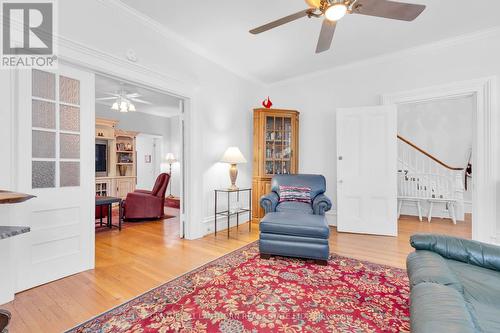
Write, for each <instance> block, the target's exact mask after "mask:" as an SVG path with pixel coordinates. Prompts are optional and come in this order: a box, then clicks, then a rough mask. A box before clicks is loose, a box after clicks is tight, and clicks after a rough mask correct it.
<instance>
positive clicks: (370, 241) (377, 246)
mask: <svg viewBox="0 0 500 333" xmlns="http://www.w3.org/2000/svg"><path fill="white" fill-rule="evenodd" d="M177 212H178V211H177V210H175V209H170V208H169V209H168V210H167V212H166V213H167V214H170V215H174V214H175V215H176V216H177ZM178 225H179V220H178V218H177V217H175V218H171V219H168V220H165V221H155V222H146V223H136V224H130V223H127V224H126V225H125V227H124V228H123V230H122V231H121V232H119V231H118V230H113V231H109V230H102V231H99V232H97V233H96V268H95V269H94V270H91V271H86V272H83V273H80V274H76V275H73V276H70V277H67V278H64V279H61V280H58V281H54V282H51V283H48V284H46V285H43V286H40V287H37V288H33V289H30V290H27V291H24V292H22V293H19V294H17V295H16V299H15V300H14V301H13V302H11V303H8V304H6V305H5V306H2V307H3V308H6V309H7V310H10V311H11V312H12V313H13V319H12V323H11V325H10V332H11V333H30V332H36V333H40V332H43V333H51V332H61V331H64V330H66V329H68V328H70V327H72V326H74V325H77V324H78V323H80V322H82V321H85V320H87V319H90V318H91V317H93V316H95V315H98V314H100V313H102V312H104V311H106V310H108V309H110V308H112V307H114V306H117V305H119V304H121V303H123V302H125V301H127V300H129V299H131V298H133V297H135V296H137V295H139V294H142V293H144V292H146V291H148V290H150V289H151V288H154V287H157V286H159V285H161V284H163V283H165V282H167V281H169V280H171V279H173V278H175V277H177V276H179V275H181V274H184V273H186V272H189V271H190V270H192V269H195V268H197V267H199V266H201V265H203V264H205V263H208V262H210V261H212V260H214V259H216V258H218V257H220V256H222V255H224V254H226V253H229V252H231V251H233V250H236V249H238V248H240V247H242V246H244V245H246V244H248V243H250V242H252V241H255V240H257V239H258V236H259V233H258V224H255V223H254V225H253V226H252V231H251V232H249V231H248V224H243V225H240V227H239V228H238V229H236V228H233V229H232V230H231V236H230V238H229V239H228V238H227V234H226V233H225V232H221V233H220V234H218V235H217V237H215V236H214V235H209V236H206V237H204V238H202V239H198V240H193V241H187V240H182V239H180V238H179V237H178ZM417 232H431V233H442V234H448V235H454V236H459V237H464V238H470V237H471V218H470V216H467V219H466V221H465V222H462V223H460V222H459V223H458V224H457V225H453V224H452V223H451V221H450V220H440V219H433V221H432V223H428V222H419V221H418V219H417V218H415V217H409V216H402V217H401V219H400V221H399V235H398V237H381V236H370V235H357V234H341V233H338V232H337V231H336V229H335V228H332V232H331V236H330V250H331V252H334V253H337V254H339V255H343V256H348V257H352V258H356V259H361V260H368V261H372V262H375V263H379V264H385V265H390V266H395V267H401V268H404V267H405V261H406V256H407V255H408V253H410V252H411V251H412V248H411V246H410V244H409V237H410V235H411V234H413V233H417Z"/></svg>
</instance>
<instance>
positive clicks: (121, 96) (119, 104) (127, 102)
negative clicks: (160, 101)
mask: <svg viewBox="0 0 500 333" xmlns="http://www.w3.org/2000/svg"><path fill="white" fill-rule="evenodd" d="M105 94H106V95H110V97H101V98H96V100H97V101H108V100H114V102H113V105H112V106H111V109H112V110H115V111H120V112H129V111H131V112H134V111H137V109H136V108H135V105H134V104H133V103H132V102H135V103H141V104H147V105H151V102H148V101H145V100H142V99H139V97H141V94H139V93H127V92H126V91H125V90H123V89H122V90H119V91H118V92H116V93H112V92H107V93H105Z"/></svg>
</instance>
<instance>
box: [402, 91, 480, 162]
mask: <svg viewBox="0 0 500 333" xmlns="http://www.w3.org/2000/svg"><path fill="white" fill-rule="evenodd" d="M475 109H476V101H475V97H474V96H468V97H467V96H465V97H457V98H448V99H440V100H435V101H429V102H422V103H410V104H403V105H400V106H399V107H398V133H399V134H400V135H401V136H403V137H404V138H406V139H408V140H410V141H411V142H413V143H415V144H416V145H417V146H419V147H420V148H422V149H424V150H425V151H427V152H428V153H430V154H431V155H433V156H435V157H437V158H438V159H439V160H441V161H442V162H444V163H446V164H447V165H450V166H452V167H456V168H465V166H466V165H467V161H468V159H469V153H470V150H471V149H472V126H473V124H472V121H473V112H474V111H475Z"/></svg>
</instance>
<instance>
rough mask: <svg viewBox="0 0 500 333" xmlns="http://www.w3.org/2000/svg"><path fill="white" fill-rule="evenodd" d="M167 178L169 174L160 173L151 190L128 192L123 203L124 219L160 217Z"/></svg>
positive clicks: (168, 178)
mask: <svg viewBox="0 0 500 333" xmlns="http://www.w3.org/2000/svg"><path fill="white" fill-rule="evenodd" d="M169 180H170V175H169V174H168V173H162V174H160V175H159V176H158V178H156V182H155V186H154V187H153V190H152V191H145V190H135V192H131V193H128V194H127V198H126V199H125V202H124V203H123V218H124V219H125V220H144V219H159V218H161V217H162V216H163V207H164V205H165V192H166V190H167V186H168V182H169Z"/></svg>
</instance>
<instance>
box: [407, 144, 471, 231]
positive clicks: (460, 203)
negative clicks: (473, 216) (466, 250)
mask: <svg viewBox="0 0 500 333" xmlns="http://www.w3.org/2000/svg"><path fill="white" fill-rule="evenodd" d="M463 179H464V169H463V168H458V167H452V166H449V165H447V164H446V163H444V162H442V161H440V160H439V159H437V158H436V157H434V156H433V155H431V154H429V153H428V152H426V151H425V150H423V149H421V148H419V147H418V146H417V145H415V144H414V143H412V142H410V141H409V140H407V139H405V138H403V137H401V136H399V135H398V215H401V214H402V213H403V214H406V215H415V216H417V215H418V216H419V218H420V220H421V221H422V215H423V212H426V213H425V214H426V216H427V220H428V221H429V222H431V220H432V217H441V218H450V219H451V220H452V221H453V223H456V221H457V220H459V221H463V220H464V191H465V189H464V184H463Z"/></svg>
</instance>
